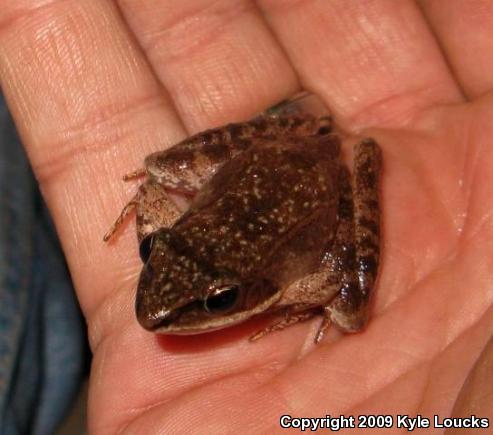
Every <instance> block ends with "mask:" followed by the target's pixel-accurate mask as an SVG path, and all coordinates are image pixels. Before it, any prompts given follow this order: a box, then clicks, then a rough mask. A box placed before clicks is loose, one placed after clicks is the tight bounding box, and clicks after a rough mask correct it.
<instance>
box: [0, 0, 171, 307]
mask: <svg viewBox="0 0 493 435" xmlns="http://www.w3.org/2000/svg"><path fill="white" fill-rule="evenodd" d="M0 23H1V24H0V79H1V83H2V88H3V90H4V92H5V95H6V97H7V99H8V103H9V106H10V108H11V110H12V112H13V114H14V117H15V120H16V123H17V127H18V129H19V131H20V133H21V135H22V138H23V141H24V143H25V145H26V148H27V151H28V153H29V156H30V159H31V162H32V165H33V167H34V170H35V172H36V176H37V178H38V180H39V181H40V184H41V189H42V191H43V194H44V196H45V198H46V200H47V202H48V205H49V206H50V209H51V212H52V214H53V216H54V218H55V222H56V225H57V229H58V232H59V234H60V236H61V239H62V242H63V245H64V249H65V253H66V255H67V257H68V260H69V264H70V266H71V271H72V276H73V278H74V281H75V283H76V287H77V288H78V289H79V290H81V291H80V292H79V296H80V300H81V302H82V306H83V308H85V309H86V311H87V309H88V308H89V304H94V303H95V302H96V301H97V300H99V299H100V298H103V297H104V296H105V295H107V294H108V292H110V291H112V290H113V289H114V286H115V285H117V284H115V283H121V282H122V280H123V277H126V276H127V275H131V274H133V273H135V272H134V270H135V269H134V267H135V266H136V264H135V260H134V256H132V255H125V253H128V252H131V251H130V248H129V246H125V243H122V244H119V246H118V247H117V248H114V249H110V248H108V247H107V246H106V245H104V244H103V243H102V242H101V237H102V234H104V232H105V230H106V229H107V227H108V226H109V224H110V222H111V221H112V220H113V218H114V217H115V215H116V214H117V211H118V209H119V207H120V206H121V204H122V203H124V201H125V199H124V198H123V196H124V195H125V197H126V198H127V199H128V198H129V197H130V192H129V190H130V189H131V186H128V187H127V188H126V189H127V192H123V187H122V188H120V189H121V191H120V194H121V197H120V198H116V197H115V196H114V192H115V191H116V190H117V189H116V188H115V183H116V184H117V186H121V185H122V184H120V182H119V181H118V180H119V179H120V177H121V174H124V173H125V172H128V171H129V170H130V169H135V166H136V165H139V164H140V163H138V162H140V161H141V158H142V154H145V153H146V149H147V150H149V151H150V150H151V149H156V146H157V145H156V144H164V143H169V142H172V141H174V140H176V138H177V137H179V135H180V125H179V123H178V120H177V118H176V116H175V114H174V112H173V111H172V110H171V109H170V107H169V106H168V105H167V103H166V100H165V99H164V98H163V96H162V94H161V88H160V86H159V84H158V83H157V81H156V80H155V78H154V77H153V75H152V72H151V71H150V69H149V68H148V66H147V64H146V62H145V61H144V58H143V56H142V54H141V53H140V51H139V49H138V48H137V47H136V46H135V45H134V44H133V43H132V39H131V37H130V36H129V34H128V32H127V30H126V28H125V26H124V24H123V23H122V21H121V19H120V18H119V13H118V10H117V9H116V8H115V7H114V6H112V4H111V3H110V2H107V1H104V0H101V1H91V2H79V1H76V0H67V1H63V2H55V1H53V2H45V3H42V4H40V5H38V6H37V7H36V6H34V5H33V2H32V1H28V0H26V1H19V2H4V4H3V7H2V8H1V9H0ZM136 145H138V146H139V148H137V147H136ZM158 146H159V145H158ZM162 146H164V145H162ZM137 156H138V157H137ZM117 202H118V205H117ZM132 239H133V237H132ZM122 242H123V241H122ZM128 243H129V242H127V244H128ZM112 253H113V254H114V255H111V254H112ZM88 271H91V273H88ZM122 274H123V276H122ZM116 278H119V279H116ZM86 314H87V312H86Z"/></svg>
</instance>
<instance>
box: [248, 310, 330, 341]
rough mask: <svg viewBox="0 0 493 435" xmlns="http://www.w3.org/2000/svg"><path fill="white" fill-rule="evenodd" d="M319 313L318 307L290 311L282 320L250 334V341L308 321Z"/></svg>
mask: <svg viewBox="0 0 493 435" xmlns="http://www.w3.org/2000/svg"><path fill="white" fill-rule="evenodd" d="M318 314H320V312H319V311H318V309H309V310H307V311H302V312H296V313H293V312H291V311H288V312H286V314H285V315H284V317H283V318H282V319H281V320H279V321H277V322H275V323H272V324H270V325H269V326H267V327H265V328H264V329H261V330H260V331H257V332H256V333H255V334H253V335H252V336H250V341H257V340H259V339H260V338H262V337H265V336H266V335H267V334H270V333H271V332H274V331H282V330H283V329H284V328H287V327H288V326H291V325H295V324H296V323H300V322H306V321H307V320H310V319H312V318H313V317H315V316H316V315H318Z"/></svg>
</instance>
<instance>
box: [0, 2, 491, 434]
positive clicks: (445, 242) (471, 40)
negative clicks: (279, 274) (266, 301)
mask: <svg viewBox="0 0 493 435" xmlns="http://www.w3.org/2000/svg"><path fill="white" fill-rule="evenodd" d="M418 4H419V5H421V7H422V9H420V8H419V6H418ZM418 4H416V3H415V2H413V1H411V0H409V1H408V0H401V1H399V2H396V1H394V0H372V1H363V0H353V1H351V2H348V1H345V0H332V1H330V2H328V1H323V0H319V1H312V2H296V1H293V0H291V1H288V0H282V1H281V0H276V1H274V0H260V1H258V2H257V5H254V3H253V2H246V1H245V2H231V1H217V2H209V1H206V0H202V1H198V0H195V1H191V0H186V1H180V2H164V1H159V2H144V1H138V0H120V1H119V2H117V3H113V2H110V1H103V0H94V1H87V2H80V1H76V0H66V1H63V2H62V1H59V2H53V1H40V0H39V1H30V0H19V1H16V2H4V5H3V7H2V9H1V10H0V23H1V24H0V29H1V31H0V78H1V83H2V89H3V91H4V93H5V95H6V97H7V100H8V103H9V106H10V109H11V111H12V113H13V115H14V118H15V120H16V124H17V127H18V129H19V132H20V134H21V137H22V139H23V141H24V144H25V146H26V149H27V151H28V154H29V157H30V160H31V162H32V165H33V168H34V171H35V173H36V176H37V178H38V180H39V183H40V186H41V189H42V192H43V195H44V197H45V199H46V201H47V203H48V206H49V207H50V210H51V212H52V215H53V217H54V219H55V222H56V226H57V230H58V233H59V235H60V238H61V240H62V244H63V247H64V251H65V254H66V256H67V259H68V262H69V265H70V270H71V273H72V277H73V280H74V283H75V286H76V289H77V295H78V298H79V300H80V303H81V306H82V309H83V311H84V314H85V316H86V319H87V322H88V327H89V333H90V340H91V347H92V351H93V353H94V359H93V365H92V373H91V387H90V398H89V401H90V403H89V429H90V430H91V432H94V433H104V432H108V433H110V432H117V431H124V430H126V431H129V432H130V431H134V432H139V433H140V432H142V433H161V432H164V431H166V432H186V431H188V432H195V431H196V429H197V428H207V431H210V432H218V433H223V432H229V431H231V432H233V431H241V432H253V431H268V430H275V429H278V428H279V416H280V415H282V414H291V415H294V416H325V415H326V414H329V413H330V414H331V415H336V416H337V415H339V414H346V415H348V414H351V415H359V414H410V415H414V414H422V415H425V416H429V415H432V414H439V415H441V416H444V417H445V416H448V415H449V414H450V412H451V410H452V407H453V405H454V401H455V398H456V396H457V394H458V391H459V389H460V387H461V385H462V383H463V381H464V379H465V377H466V376H467V373H468V371H469V370H470V368H471V366H472V364H473V363H474V361H475V359H476V358H477V356H478V354H479V352H480V351H481V348H482V347H483V346H484V345H485V343H486V342H487V340H488V338H489V336H490V334H491V332H490V331H491V328H492V327H493V309H492V308H491V304H492V301H493V292H492V291H491V282H492V279H493V267H492V266H493V264H492V262H493V260H492V258H493V255H492V254H493V237H492V236H493V220H492V212H493V204H492V200H491V198H493V143H492V142H493V123H492V122H491V121H492V119H493V98H492V95H491V89H492V87H493V78H492V76H491V74H488V73H487V72H489V71H491V70H492V66H493V65H492V63H493V55H492V54H493V48H492V46H491V43H490V41H491V38H492V37H493V7H492V6H491V3H490V2H488V1H484V0H470V1H456V2H449V3H448V4H447V8H443V7H442V4H441V3H440V2H439V1H436V0H428V1H422V2H418ZM302 88H303V89H307V90H309V91H311V92H313V93H315V94H317V95H319V96H320V97H321V98H322V99H323V100H324V101H325V102H326V104H327V105H328V107H329V108H330V109H331V112H332V113H333V114H334V115H335V116H336V118H337V120H338V121H340V123H341V124H342V125H343V126H344V127H345V128H346V129H347V130H349V131H352V132H364V134H365V135H370V136H373V137H375V138H376V139H377V140H378V142H379V143H380V144H381V146H382V149H383V159H384V160H383V161H384V169H383V178H382V201H381V203H382V210H383V253H382V268H381V276H380V280H379V283H378V288H377V290H376V294H375V299H374V305H373V309H372V319H371V320H370V324H369V325H368V328H367V329H366V331H365V332H363V333H360V334H355V335H351V336H341V335H340V334H339V333H337V332H336V331H334V330H333V331H332V332H331V333H330V334H328V337H327V339H326V340H325V341H324V342H323V343H321V344H319V345H318V346H317V347H316V348H314V345H313V336H314V332H315V331H316V329H317V327H318V321H313V322H311V323H307V324H301V325H297V326H295V327H293V328H290V329H289V330H286V331H283V332H281V333H277V334H271V335H269V336H268V337H266V338H264V339H262V340H260V341H259V342H257V343H254V344H252V343H250V342H248V341H247V340H246V338H247V337H248V336H249V335H250V334H251V332H253V331H255V330H256V329H258V321H256V320H255V321H253V322H249V323H247V324H245V325H241V326H238V327H235V328H231V329H228V330H225V331H219V332H215V333H211V334H208V335H203V336H197V337H188V338H169V337H164V338H159V339H157V338H156V336H154V335H153V334H149V333H147V332H146V331H144V330H143V329H142V328H141V327H140V326H138V324H137V322H136V320H135V315H134V309H133V304H134V295H135V286H136V280H137V276H138V273H139V270H140V267H141V265H140V260H139V259H138V255H137V245H136V240H135V231H134V228H133V224H131V225H128V226H127V228H126V229H125V231H124V232H123V233H122V234H121V236H120V237H119V239H118V240H117V242H116V243H113V244H111V245H105V244H103V243H102V241H101V237H102V235H103V234H104V233H105V231H106V230H107V229H108V227H109V225H110V224H111V223H112V221H113V219H114V218H115V217H116V215H117V214H118V212H119V210H120V208H121V207H122V205H123V204H124V203H125V202H126V201H127V200H128V199H129V198H130V197H131V196H132V192H133V191H134V190H135V186H134V185H128V184H123V183H121V182H120V181H119V180H120V179H121V175H122V174H124V173H127V172H129V171H130V170H133V169H135V168H138V167H139V166H141V162H142V159H143V157H144V156H145V155H147V154H149V153H150V152H152V151H155V150H158V149H163V148H165V147H167V146H170V145H172V144H173V143H176V142H177V141H179V140H180V139H183V138H184V137H186V136H187V135H188V134H191V133H194V132H197V131H200V130H203V129H205V128H208V127H212V126H217V125H221V124H224V123H226V122H228V121H231V120H241V119H245V118H248V117H250V116H252V115H253V114H255V113H257V112H259V111H261V110H263V109H265V108H266V107H268V106H270V105H272V104H274V103H276V102H278V101H279V100H281V99H284V98H287V97H289V96H290V95H292V94H294V93H296V92H297V91H299V90H300V89H302Z"/></svg>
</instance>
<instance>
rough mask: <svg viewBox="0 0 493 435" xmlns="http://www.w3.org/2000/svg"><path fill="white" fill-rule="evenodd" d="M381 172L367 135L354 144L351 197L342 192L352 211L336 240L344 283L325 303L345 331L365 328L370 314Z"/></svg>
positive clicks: (376, 150)
mask: <svg viewBox="0 0 493 435" xmlns="http://www.w3.org/2000/svg"><path fill="white" fill-rule="evenodd" d="M379 172H380V150H379V148H378V145H377V144H376V142H374V141H373V140H372V139H365V140H363V141H362V142H360V143H359V144H357V145H356V147H355V153H354V169H353V179H352V191H353V194H352V200H351V201H348V198H346V199H344V197H347V193H346V194H344V193H343V200H342V203H343V204H346V206H347V211H348V212H349V213H343V219H342V221H341V224H340V226H342V228H341V231H339V232H338V240H337V241H336V250H337V251H338V253H337V254H336V255H339V256H341V260H340V264H341V267H342V270H341V275H342V276H341V282H342V287H341V291H340V292H339V294H338V295H337V297H336V298H335V299H334V300H333V301H332V302H331V303H330V304H329V305H327V306H326V307H325V312H326V316H325V317H326V318H327V317H330V320H331V321H332V322H333V323H335V324H336V325H337V326H338V328H339V329H341V330H342V331H344V332H356V331H358V330H360V329H362V328H363V327H364V326H365V325H366V323H367V321H368V317H369V302H370V296H371V293H372V290H373V286H374V283H375V280H376V275H377V269H378V261H379V244H380V243H379V240H380V239H379V230H380V222H379V205H378V179H379ZM345 184H346V187H345V188H344V189H343V192H347V191H348V189H351V186H348V183H347V181H346V182H345ZM353 204H354V207H353ZM351 233H352V234H351ZM324 327H325V328H326V327H327V321H324V325H322V329H323V328H324ZM322 329H321V331H320V333H321V334H323V330H322Z"/></svg>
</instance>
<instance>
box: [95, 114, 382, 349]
mask: <svg viewBox="0 0 493 435" xmlns="http://www.w3.org/2000/svg"><path fill="white" fill-rule="evenodd" d="M342 136H343V135H342V134H341V133H340V130H339V129H338V128H337V126H336V125H335V123H334V121H333V118H332V117H331V116H328V115H322V116H316V115H312V114H304V113H302V114H298V113H294V114H292V113H289V114H282V113H281V114H276V113H272V112H269V111H266V112H264V113H262V114H261V115H259V116H257V117H255V118H253V119H251V120H248V121H243V122H237V123H230V124H227V125H225V126H222V127H217V128H213V129H209V130H206V131H203V132H200V133H197V134H195V135H193V136H191V137H189V138H187V139H185V140H183V141H181V142H179V143H178V144H176V145H174V146H172V147H171V148H168V149H166V150H164V151H158V152H155V153H152V154H150V155H148V156H147V157H146V158H145V160H144V167H143V168H141V169H139V170H137V171H134V172H132V173H130V174H127V176H125V177H124V179H125V180H127V181H128V180H131V179H134V178H139V177H146V179H145V180H144V182H143V183H142V184H141V185H140V187H139V188H138V191H137V193H136V194H135V196H134V197H133V198H132V200H131V201H130V202H129V203H128V204H127V205H126V206H125V207H124V208H123V210H122V212H121V214H120V216H119V217H118V219H117V220H116V222H115V223H114V225H113V226H112V227H111V229H110V230H109V231H108V233H107V234H106V235H105V237H104V240H105V241H108V240H110V239H111V238H112V237H113V235H114V234H115V232H116V231H117V229H118V228H119V227H120V226H121V225H122V223H123V221H124V220H125V219H126V217H127V216H128V215H129V214H130V213H131V212H133V211H134V210H135V212H136V227H137V239H138V242H139V251H140V256H141V258H142V262H143V267H142V270H141V273H140V277H139V281H138V285H137V292H136V298H135V311H136V317H137V320H138V322H139V323H140V325H141V326H142V327H143V328H145V329H146V330H148V331H152V332H154V333H160V334H170V335H189V334H199V333H206V332H210V331H214V330H218V329H222V328H227V327H231V326H233V325H236V324H239V323H242V322H245V321H247V320H249V319H251V318H256V317H259V316H262V315H268V314H270V315H273V316H274V318H275V320H274V321H273V322H272V323H270V324H268V325H267V326H266V327H264V328H262V329H260V330H259V331H258V332H256V333H255V334H253V335H252V336H251V337H250V339H251V340H252V341H255V340H258V339H259V338H261V337H264V336H265V335H267V334H269V333H271V332H274V331H279V330H282V329H284V328H286V327H288V326H291V325H294V324H296V323H299V322H303V321H306V320H309V319H312V318H313V317H315V316H321V317H322V321H321V323H320V326H319V328H318V331H317V333H316V334H315V337H314V341H315V342H316V343H319V342H320V341H321V340H322V338H323V337H324V334H325V332H326V331H327V329H328V328H329V326H330V325H332V324H333V325H335V327H336V328H337V329H339V330H341V331H342V332H344V333H351V332H357V331H360V330H362V329H364V327H365V326H366V325H367V323H368V320H369V311H370V308H369V307H370V301H371V295H372V293H373V289H374V287H375V283H376V280H377V276H378V266H379V254H380V208H379V193H378V191H379V178H380V168H381V151H380V147H379V145H378V144H377V142H376V141H375V140H374V139H372V138H363V139H359V140H357V141H356V142H355V144H354V145H353V169H352V173H351V172H350V171H349V169H348V167H347V165H346V164H345V163H344V162H343V160H342V158H341V144H342V141H343V137H342ZM177 198H178V200H177ZM183 199H185V203H186V204H185V205H184V204H183ZM180 200H181V202H180Z"/></svg>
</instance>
